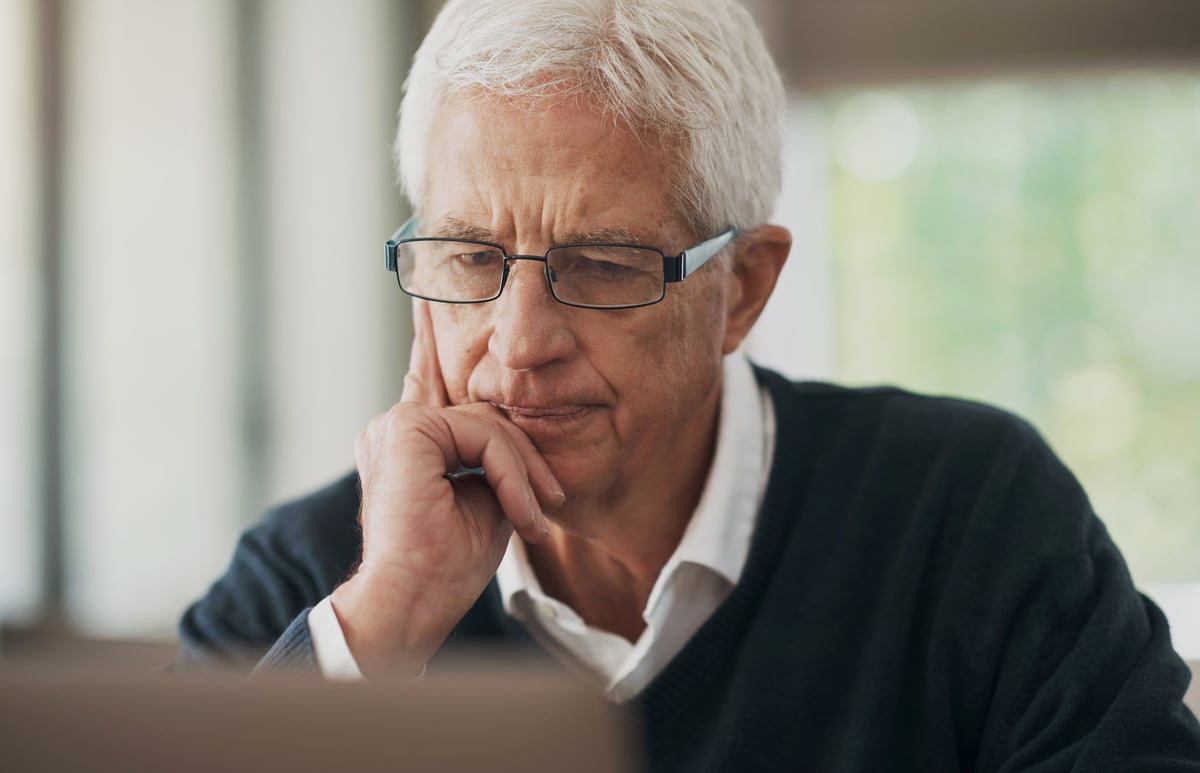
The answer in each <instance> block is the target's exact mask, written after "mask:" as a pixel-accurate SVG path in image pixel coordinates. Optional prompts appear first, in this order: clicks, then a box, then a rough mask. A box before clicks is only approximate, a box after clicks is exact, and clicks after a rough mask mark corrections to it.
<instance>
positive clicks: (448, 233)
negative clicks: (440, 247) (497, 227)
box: [435, 215, 499, 244]
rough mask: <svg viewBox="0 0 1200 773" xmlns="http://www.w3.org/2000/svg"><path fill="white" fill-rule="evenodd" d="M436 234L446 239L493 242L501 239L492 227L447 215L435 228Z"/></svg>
mask: <svg viewBox="0 0 1200 773" xmlns="http://www.w3.org/2000/svg"><path fill="white" fill-rule="evenodd" d="M435 235H436V236H440V237H442V238H445V239H470V240H471V241H474V242H491V243H492V244H497V243H498V242H499V239H498V237H497V235H496V232H495V231H493V230H492V229H490V228H484V227H482V226H477V225H471V224H470V223H468V222H466V221H465V220H459V219H458V218H456V217H452V216H450V215H447V216H446V217H443V218H442V219H441V221H440V222H439V223H438V225H437V228H436V229H435Z"/></svg>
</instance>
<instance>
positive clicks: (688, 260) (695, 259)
mask: <svg viewBox="0 0 1200 773" xmlns="http://www.w3.org/2000/svg"><path fill="white" fill-rule="evenodd" d="M416 230H417V218H415V217H412V218H409V219H408V220H407V221H406V222H405V223H404V225H402V226H400V227H399V228H398V229H396V232H395V233H394V234H392V236H391V238H390V239H388V240H387V244H386V246H385V247H384V249H385V258H384V260H385V263H384V266H385V268H386V269H387V270H388V271H391V272H393V273H395V274H396V284H397V285H399V287H400V290H401V292H403V293H405V294H406V295H410V296H412V297H413V298H421V299H422V300H427V301H433V302H435V303H490V302H491V301H494V300H496V299H497V298H499V297H500V295H501V294H502V293H503V292H504V287H505V285H507V284H508V270H509V268H510V267H511V266H512V262H513V261H515V260H536V261H540V262H541V264H542V268H543V273H544V274H545V276H546V284H547V285H548V286H549V287H550V295H551V296H552V297H553V298H554V300H556V301H558V302H559V303H561V304H563V305H564V306H573V307H575V308H579V309H636V308H640V307H642V306H653V305H654V304H656V303H658V302H660V301H661V300H662V299H663V298H665V297H667V283H668V282H682V281H683V280H684V279H687V278H688V277H689V276H691V275H692V274H694V273H695V272H696V270H697V269H698V268H700V267H701V266H703V265H704V264H705V263H707V262H708V261H709V260H711V259H712V258H713V257H714V256H715V255H716V254H717V253H719V252H720V251H721V250H723V249H725V247H727V246H728V245H729V244H730V242H732V241H733V240H734V238H735V237H736V236H737V234H738V229H737V228H736V227H734V226H730V227H729V228H726V229H725V230H724V231H722V232H721V233H719V234H717V235H716V236H713V237H712V238H710V239H705V240H704V241H702V242H700V243H699V244H697V245H695V246H694V247H689V248H688V249H686V250H684V251H683V252H680V253H679V254H678V255H668V254H666V253H665V252H663V251H662V250H660V249H659V248H657V247H649V246H647V245H645V244H622V243H620V242H573V243H570V244H555V245H554V246H552V247H550V248H549V249H548V250H546V252H545V254H543V255H540V256H539V255H509V254H508V250H506V249H505V247H504V245H502V244H495V243H494V242H484V241H477V240H475V239H454V238H449V237H438V236H412V235H411V234H412V233H413V232H415V231H416ZM409 242H460V243H462V244H477V245H480V246H483V247H491V248H494V249H497V250H499V251H500V254H501V255H502V256H503V258H504V270H503V272H502V273H501V275H500V287H499V288H498V289H497V290H496V294H495V295H493V296H491V297H489V298H476V299H474V300H469V301H447V300H443V299H441V298H430V297H427V296H424V295H418V294H417V293H414V292H410V291H409V290H406V289H405V287H404V285H402V284H400V272H399V271H398V270H397V266H396V263H397V259H396V251H397V249H399V247H400V245H401V244H405V243H409ZM568 247H628V248H632V249H639V250H647V251H650V252H657V253H658V254H659V255H661V256H662V259H663V286H662V289H661V291H660V292H659V294H658V297H657V298H655V299H654V300H651V301H643V302H641V303H626V304H619V305H615V306H604V305H596V304H588V303H574V302H572V301H564V300H563V299H562V298H559V297H558V293H557V292H555V290H554V280H553V279H552V278H551V276H550V262H549V259H550V253H551V252H553V251H554V250H559V249H564V248H568Z"/></svg>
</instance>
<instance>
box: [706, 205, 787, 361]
mask: <svg viewBox="0 0 1200 773" xmlns="http://www.w3.org/2000/svg"><path fill="white" fill-rule="evenodd" d="M791 249H792V235H791V233H789V232H788V230H787V229H786V228H783V227H781V226H777V225H762V226H759V227H758V228H755V229H754V230H752V231H748V232H746V233H744V234H742V235H741V236H740V237H739V238H738V241H737V254H736V255H734V258H733V267H732V269H731V270H730V276H729V282H730V288H729V290H730V292H729V302H728V304H727V306H726V316H725V341H724V344H723V347H722V353H724V354H729V353H730V352H732V351H734V350H735V349H737V348H738V346H739V345H740V344H741V343H742V339H744V338H745V337H746V334H747V333H749V332H750V328H751V327H753V326H754V322H755V320H757V319H758V315H759V314H761V313H762V310H763V307H764V306H766V305H767V299H768V298H770V297H771V292H772V291H773V290H774V289H775V282H776V281H777V280H778V279H779V272H780V271H782V270H783V264H784V263H785V262H787V256H788V253H789V252H791Z"/></svg>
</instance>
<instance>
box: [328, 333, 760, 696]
mask: <svg viewBox="0 0 1200 773" xmlns="http://www.w3.org/2000/svg"><path fill="white" fill-rule="evenodd" d="M722 389H723V392H722V395H721V408H720V419H719V420H718V428H717V443H716V449H715V452H714V454H713V461H712V465H711V467H710V468H709V474H708V477H707V479H706V481H705V484H704V491H703V492H702V493H701V495H700V502H699V504H698V505H697V507H696V511H695V513H693V515H692V518H691V521H690V522H689V523H688V526H687V529H686V530H685V531H684V533H683V537H682V539H680V541H679V545H678V547H676V549H675V552H674V553H672V554H671V557H670V558H669V559H667V563H666V564H665V565H664V566H663V568H662V571H661V572H660V573H659V576H658V580H657V582H655V584H654V587H653V588H652V589H651V591H650V597H649V599H648V600H647V602H646V608H645V609H644V610H643V611H642V619H643V620H644V621H645V623H646V627H645V629H644V630H643V631H642V634H641V636H640V637H639V638H638V640H637V641H636V642H629V641H628V640H626V639H625V638H624V637H622V636H618V635H617V634H613V633H610V632H608V631H603V630H600V629H598V628H593V627H591V626H589V625H587V624H586V623H585V622H584V621H583V619H582V618H580V617H579V615H578V614H576V613H575V611H574V610H573V609H571V608H570V607H569V606H567V605H566V604H563V603H562V602H560V601H558V600H557V599H554V598H551V597H549V596H547V595H546V594H545V593H544V592H543V591H542V588H541V585H540V583H538V580H537V577H536V576H534V573H533V569H532V567H531V566H530V565H529V561H528V559H527V558H526V554H525V546H524V544H523V543H522V542H521V540H520V538H519V537H517V536H516V535H515V534H514V535H513V537H512V539H511V540H510V541H509V545H508V550H507V552H506V553H505V555H504V558H503V560H501V562H500V566H499V568H498V569H497V570H496V583H497V585H498V586H499V590H500V595H501V598H502V599H503V603H504V610H505V612H507V613H508V614H509V615H511V616H512V617H513V618H515V619H516V620H518V621H520V622H521V624H522V625H524V626H525V628H526V630H527V631H528V632H529V634H530V635H531V636H532V637H533V638H534V639H536V640H537V641H538V643H539V644H540V645H541V646H542V647H543V648H545V649H546V650H547V651H548V652H549V653H550V654H552V655H553V656H554V657H556V658H558V659H559V660H560V661H561V662H563V663H564V664H565V665H566V666H567V667H568V668H571V669H572V670H575V671H577V672H579V673H581V674H582V675H584V676H585V677H586V678H588V679H590V680H591V681H592V682H594V683H595V684H596V685H597V686H598V687H599V688H600V689H602V690H603V691H604V693H605V694H606V695H607V696H608V697H609V698H611V699H612V700H615V701H618V702H621V701H625V700H628V699H629V698H631V697H633V696H634V695H637V694H638V693H639V692H640V691H641V690H642V689H643V688H644V687H645V686H646V685H647V684H649V683H650V681H651V680H652V679H653V678H654V677H655V676H657V675H658V673H659V672H660V671H662V669H663V668H664V667H665V666H666V665H667V663H669V662H670V660H671V658H673V657H674V656H675V655H676V654H677V653H678V652H679V650H680V649H682V648H683V645H684V644H685V643H687V641H688V639H690V638H691V637H692V636H693V635H694V634H695V633H696V631H698V630H699V629H700V626H701V625H703V624H704V622H705V621H706V620H707V619H708V618H709V617H710V616H711V615H712V613H713V612H715V611H716V609H717V607H719V606H720V605H721V603H722V602H723V601H724V600H725V599H726V597H728V595H729V593H730V591H732V590H733V586H734V585H735V584H737V581H738V578H739V577H740V576H741V573H742V568H743V567H744V566H745V564H746V557H747V555H748V554H749V551H750V538H751V535H752V534H753V532H754V525H755V521H756V518H757V515H758V511H759V508H760V506H761V504H762V498H763V493H764V491H765V489H766V481H767V473H768V471H769V470H770V460H771V454H772V451H773V447H774V441H775V422H774V415H773V414H774V412H773V409H772V405H771V399H770V397H769V396H768V395H767V393H766V390H765V389H762V388H760V387H759V386H758V385H757V383H756V382H755V380H754V372H753V371H752V369H751V367H750V363H749V361H748V360H747V359H746V358H745V357H744V356H743V355H741V354H736V353H735V354H733V355H730V356H728V357H726V358H725V361H724V365H723V386H722ZM308 625H309V629H310V631H311V633H312V637H313V648H314V650H315V653H316V658H317V663H318V664H319V666H320V668H321V672H322V673H323V674H324V675H325V676H327V677H330V678H342V679H353V678H361V673H360V672H359V670H358V666H357V664H356V663H355V662H354V657H353V655H351V653H350V649H349V647H348V646H347V645H346V640H345V636H344V635H343V633H342V630H341V627H340V626H339V625H338V622H337V618H336V616H335V615H334V613H333V607H332V605H331V604H330V602H329V599H328V598H326V599H325V600H323V601H322V602H321V603H320V604H318V605H317V606H316V607H314V608H313V610H312V611H311V612H310V613H309V617H308Z"/></svg>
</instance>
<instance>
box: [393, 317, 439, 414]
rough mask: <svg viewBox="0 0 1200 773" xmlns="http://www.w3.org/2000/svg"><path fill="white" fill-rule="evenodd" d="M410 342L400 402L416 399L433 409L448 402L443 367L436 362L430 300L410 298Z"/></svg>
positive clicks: (415, 400)
mask: <svg viewBox="0 0 1200 773" xmlns="http://www.w3.org/2000/svg"><path fill="white" fill-rule="evenodd" d="M412 305H413V344H412V350H411V352H410V354H409V357H408V373H407V374H406V375H405V376H404V391H403V392H402V393H401V395H400V401H401V402H417V403H421V404H422V405H428V406H432V407H435V408H438V407H444V406H446V405H449V404H450V400H449V398H448V397H447V395H446V384H445V382H444V381H443V380H442V368H441V364H440V363H439V362H438V357H437V344H436V343H435V341H434V340H433V318H432V315H431V313H430V310H429V303H428V302H427V301H423V300H420V299H416V298H414V299H413V302H412Z"/></svg>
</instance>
